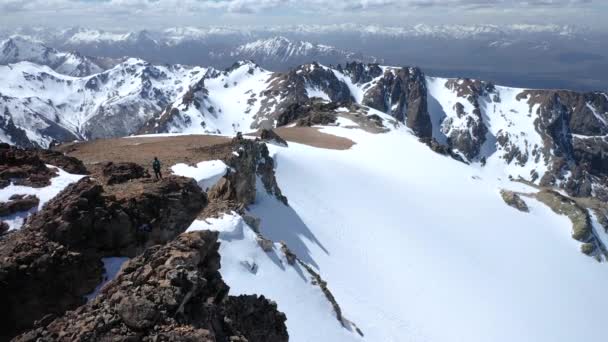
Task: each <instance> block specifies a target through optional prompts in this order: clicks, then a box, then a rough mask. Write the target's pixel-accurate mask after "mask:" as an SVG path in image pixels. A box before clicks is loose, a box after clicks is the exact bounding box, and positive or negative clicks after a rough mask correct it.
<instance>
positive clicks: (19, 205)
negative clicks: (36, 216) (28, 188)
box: [0, 195, 40, 217]
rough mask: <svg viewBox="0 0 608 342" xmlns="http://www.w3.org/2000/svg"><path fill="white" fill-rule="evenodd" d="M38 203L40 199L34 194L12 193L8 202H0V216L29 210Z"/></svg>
mask: <svg viewBox="0 0 608 342" xmlns="http://www.w3.org/2000/svg"><path fill="white" fill-rule="evenodd" d="M39 203H40V199H38V197H36V196H35V195H27V196H26V195H13V196H11V197H10V198H9V201H8V202H0V217H1V216H8V215H13V214H15V213H18V212H21V211H27V210H30V209H32V208H34V207H37V206H38V204H39Z"/></svg>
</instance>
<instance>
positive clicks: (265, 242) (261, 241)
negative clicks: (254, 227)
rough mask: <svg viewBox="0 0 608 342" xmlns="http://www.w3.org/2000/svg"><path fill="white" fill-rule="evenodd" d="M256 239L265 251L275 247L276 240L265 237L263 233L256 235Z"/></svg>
mask: <svg viewBox="0 0 608 342" xmlns="http://www.w3.org/2000/svg"><path fill="white" fill-rule="evenodd" d="M255 241H256V242H257V243H258V245H259V246H260V247H261V248H262V250H263V251H264V252H270V251H272V248H273V247H274V242H272V241H271V240H268V239H266V238H264V237H263V236H261V235H258V236H256V238H255Z"/></svg>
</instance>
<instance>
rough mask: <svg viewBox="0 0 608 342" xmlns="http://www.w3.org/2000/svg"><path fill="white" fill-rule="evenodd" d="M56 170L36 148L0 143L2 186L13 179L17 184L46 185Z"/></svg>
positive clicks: (0, 176)
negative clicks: (49, 165)
mask: <svg viewBox="0 0 608 342" xmlns="http://www.w3.org/2000/svg"><path fill="white" fill-rule="evenodd" d="M55 176H56V171H55V170H52V169H49V168H48V167H47V166H46V165H45V163H44V162H43V161H42V160H41V159H40V158H39V157H38V155H37V153H36V152H35V150H23V149H20V148H17V147H14V146H10V145H8V144H4V143H0V188H3V187H5V186H8V185H9V184H10V182H11V181H12V182H13V183H14V184H16V185H23V186H31V187H36V188H40V187H44V186H48V185H50V184H51V181H50V179H51V178H52V177H55Z"/></svg>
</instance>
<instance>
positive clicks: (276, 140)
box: [260, 129, 287, 147]
mask: <svg viewBox="0 0 608 342" xmlns="http://www.w3.org/2000/svg"><path fill="white" fill-rule="evenodd" d="M260 139H261V140H262V141H264V142H268V143H272V144H277V145H280V146H284V147H287V141H285V139H283V138H281V136H280V135H278V134H277V133H276V132H275V131H274V130H272V129H262V132H261V133H260Z"/></svg>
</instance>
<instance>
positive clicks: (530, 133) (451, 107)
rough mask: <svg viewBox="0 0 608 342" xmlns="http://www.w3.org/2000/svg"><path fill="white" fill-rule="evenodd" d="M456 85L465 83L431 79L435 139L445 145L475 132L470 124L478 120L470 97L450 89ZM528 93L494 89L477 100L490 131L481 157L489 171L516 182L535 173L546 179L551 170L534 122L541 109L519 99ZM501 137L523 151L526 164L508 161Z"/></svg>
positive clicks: (505, 88) (511, 89)
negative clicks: (454, 136) (451, 138)
mask: <svg viewBox="0 0 608 342" xmlns="http://www.w3.org/2000/svg"><path fill="white" fill-rule="evenodd" d="M454 82H455V83H459V84H460V85H462V83H463V81H462V80H455V79H445V78H436V77H427V88H428V91H429V112H430V114H431V117H432V119H433V120H434V122H433V127H434V132H433V137H434V138H436V139H437V141H439V142H442V143H445V142H446V139H447V137H448V136H449V135H450V134H451V133H453V132H454V131H457V130H460V131H469V130H471V127H470V125H469V123H468V121H469V120H471V118H473V119H472V120H477V118H475V117H474V116H473V115H472V113H473V111H474V110H475V107H474V105H473V104H472V103H471V102H470V101H468V100H467V99H466V96H458V91H457V90H456V89H453V88H452V89H451V88H450V86H446V84H450V83H454ZM524 90H525V89H518V88H508V87H500V86H494V87H492V90H491V91H490V92H487V93H485V94H484V96H482V97H480V98H478V99H477V102H478V104H479V109H480V112H481V120H482V121H483V123H482V124H483V125H484V126H485V127H487V129H488V132H487V133H486V135H485V141H484V142H483V144H482V146H481V151H480V154H479V157H480V158H481V157H485V158H486V159H487V165H488V167H492V168H496V169H499V170H506V172H507V174H508V175H511V176H512V177H513V178H516V179H517V178H519V177H521V178H524V179H530V178H531V173H532V172H536V173H537V174H538V175H539V176H540V177H542V175H543V174H544V173H545V171H546V170H547V160H546V159H545V158H546V157H549V156H545V155H544V152H543V151H542V150H541V147H542V146H543V141H542V136H541V135H540V134H539V132H538V131H537V130H536V129H535V123H534V121H535V120H537V118H538V114H537V111H538V108H539V106H538V105H532V106H531V105H529V104H528V99H527V98H518V95H519V94H521V93H522V92H523V91H524ZM457 104H461V105H462V106H463V111H462V113H463V114H464V115H463V114H460V115H459V113H458V110H456V106H457ZM471 135H473V133H471ZM501 137H508V138H509V142H510V145H509V146H508V147H516V148H517V149H519V150H520V151H522V155H523V156H525V157H526V158H525V160H524V159H523V156H522V158H520V159H521V160H513V161H508V162H507V161H505V154H506V152H505V148H504V147H503V146H501V145H500V144H498V143H497V139H500V138H501ZM505 168H506V169H505Z"/></svg>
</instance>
